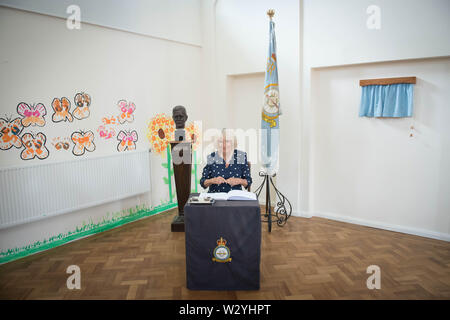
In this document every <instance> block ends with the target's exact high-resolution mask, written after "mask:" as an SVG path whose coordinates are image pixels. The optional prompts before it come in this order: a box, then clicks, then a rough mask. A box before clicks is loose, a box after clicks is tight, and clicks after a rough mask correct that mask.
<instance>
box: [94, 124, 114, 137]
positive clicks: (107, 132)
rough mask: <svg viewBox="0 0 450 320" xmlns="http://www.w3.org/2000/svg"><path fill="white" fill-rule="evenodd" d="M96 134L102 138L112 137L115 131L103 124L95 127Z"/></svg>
mask: <svg viewBox="0 0 450 320" xmlns="http://www.w3.org/2000/svg"><path fill="white" fill-rule="evenodd" d="M97 132H98V134H99V135H100V138H103V139H105V140H108V139H111V138H112V137H115V136H116V131H115V130H114V129H108V128H107V127H105V126H102V125H101V126H99V127H98V129H97Z"/></svg>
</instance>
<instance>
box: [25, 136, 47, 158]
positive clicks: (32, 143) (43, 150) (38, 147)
mask: <svg viewBox="0 0 450 320" xmlns="http://www.w3.org/2000/svg"><path fill="white" fill-rule="evenodd" d="M46 141H47V137H46V136H45V134H43V133H42V132H39V133H38V134H37V135H34V134H32V133H25V134H24V135H23V136H22V144H23V146H24V147H25V149H23V150H22V152H21V153H20V158H21V159H22V160H31V159H34V157H37V158H38V159H40V160H43V159H46V158H47V157H48V155H49V154H50V152H49V151H48V149H47V147H46V146H45V142H46Z"/></svg>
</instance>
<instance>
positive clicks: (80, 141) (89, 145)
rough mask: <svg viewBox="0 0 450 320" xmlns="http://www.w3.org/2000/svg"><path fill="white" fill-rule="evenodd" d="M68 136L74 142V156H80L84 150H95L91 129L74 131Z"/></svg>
mask: <svg viewBox="0 0 450 320" xmlns="http://www.w3.org/2000/svg"><path fill="white" fill-rule="evenodd" d="M70 138H71V139H72V141H73V143H74V144H75V145H74V147H73V149H72V153H73V154H74V155H76V156H82V155H83V154H84V152H85V150H86V151H89V152H93V151H94V150H95V144H94V133H93V132H92V131H86V132H83V131H75V132H73V133H72V135H71V136H70Z"/></svg>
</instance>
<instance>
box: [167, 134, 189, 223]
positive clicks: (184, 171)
mask: <svg viewBox="0 0 450 320" xmlns="http://www.w3.org/2000/svg"><path fill="white" fill-rule="evenodd" d="M170 147H171V153H172V163H173V174H174V178H175V188H176V191H177V200H178V215H177V216H175V218H174V219H173V221H172V225H171V230H172V232H184V205H185V204H186V202H187V200H188V198H189V194H190V193H191V171H192V143H191V142H179V141H171V142H170Z"/></svg>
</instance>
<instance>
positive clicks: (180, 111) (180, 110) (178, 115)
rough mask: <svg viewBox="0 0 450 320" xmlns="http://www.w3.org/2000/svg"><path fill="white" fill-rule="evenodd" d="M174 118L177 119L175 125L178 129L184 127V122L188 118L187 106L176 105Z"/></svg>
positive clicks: (173, 113)
mask: <svg viewBox="0 0 450 320" xmlns="http://www.w3.org/2000/svg"><path fill="white" fill-rule="evenodd" d="M172 118H173V121H175V127H176V128H177V129H184V124H185V123H186V121H187V119H188V116H187V113H186V108H185V107H183V106H176V107H174V108H173V110H172Z"/></svg>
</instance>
